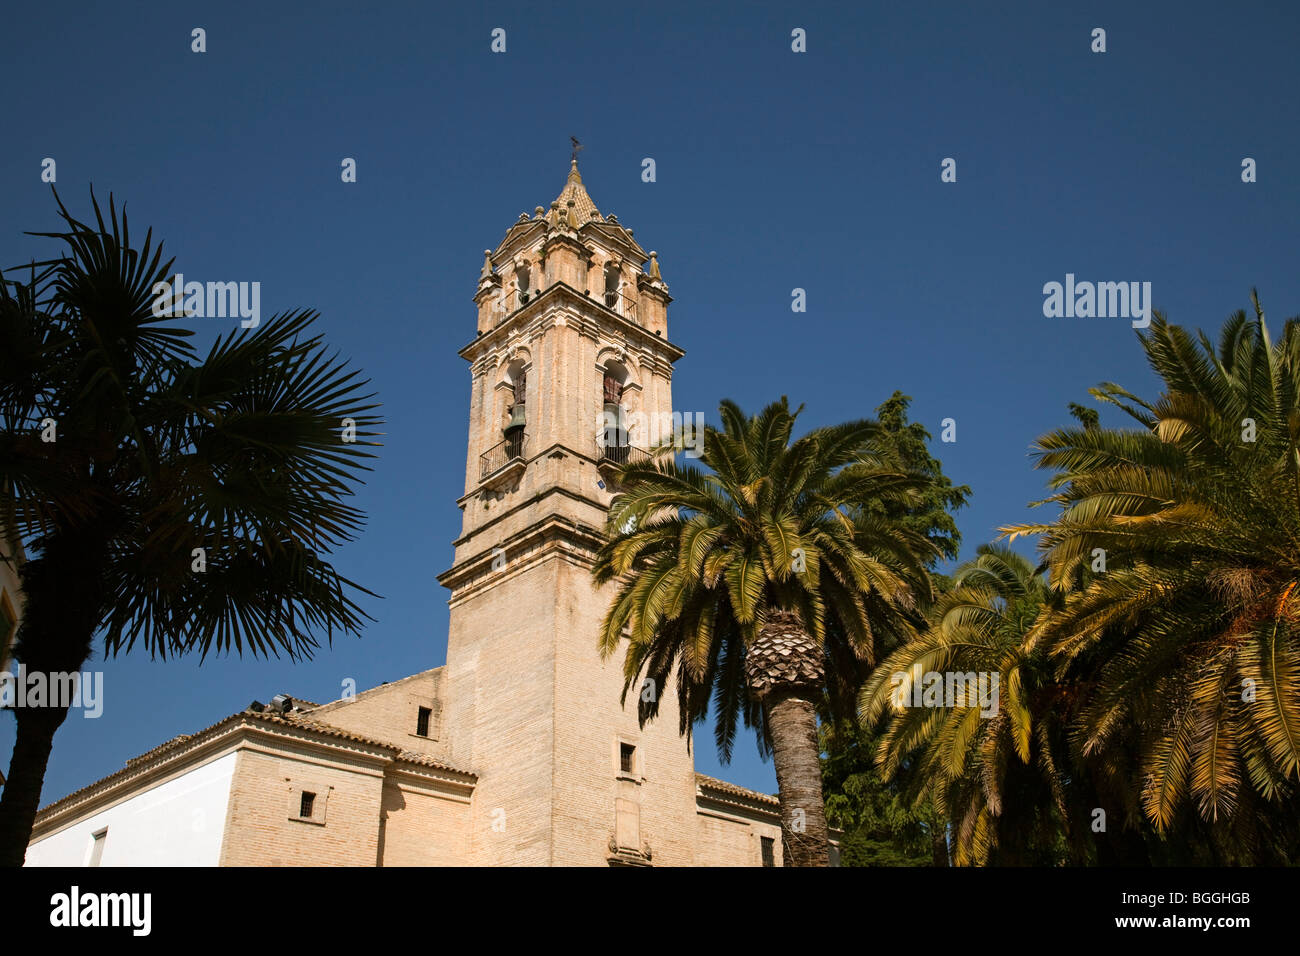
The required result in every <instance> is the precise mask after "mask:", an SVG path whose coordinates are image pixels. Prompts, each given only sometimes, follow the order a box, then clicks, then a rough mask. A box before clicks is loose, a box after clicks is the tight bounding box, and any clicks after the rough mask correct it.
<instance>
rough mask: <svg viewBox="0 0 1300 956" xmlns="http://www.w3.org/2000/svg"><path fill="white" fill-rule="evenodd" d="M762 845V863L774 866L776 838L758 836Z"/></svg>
mask: <svg viewBox="0 0 1300 956" xmlns="http://www.w3.org/2000/svg"><path fill="white" fill-rule="evenodd" d="M758 839H759V843H760V844H762V847H763V865H764V866H776V840H775V839H773V838H772V837H759V838H758Z"/></svg>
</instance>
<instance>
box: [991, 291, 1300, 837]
mask: <svg viewBox="0 0 1300 956" xmlns="http://www.w3.org/2000/svg"><path fill="white" fill-rule="evenodd" d="M1252 299H1253V304H1254V311H1255V314H1254V317H1253V318H1251V319H1248V318H1247V316H1246V313H1245V312H1240V311H1239V312H1237V313H1236V314H1235V315H1233V316H1232V317H1231V318H1230V319H1229V320H1228V322H1227V323H1226V324H1225V326H1224V328H1223V330H1222V332H1221V334H1220V337H1219V343H1218V347H1217V349H1216V347H1215V345H1214V344H1213V343H1212V342H1211V341H1210V340H1209V338H1208V337H1207V336H1205V335H1204V334H1200V335H1199V336H1193V335H1191V334H1189V333H1188V332H1187V331H1185V330H1184V329H1181V328H1179V327H1177V326H1174V325H1170V324H1169V323H1168V322H1167V321H1166V320H1165V318H1164V316H1161V315H1158V314H1157V316H1156V318H1155V320H1154V321H1153V322H1152V324H1151V327H1150V328H1149V329H1148V330H1147V331H1146V333H1145V334H1144V335H1143V336H1142V345H1143V348H1144V349H1145V350H1146V353H1147V358H1148V360H1149V362H1150V364H1151V366H1152V368H1153V369H1154V370H1155V372H1156V373H1157V374H1158V375H1159V376H1160V378H1161V379H1162V380H1163V383H1164V391H1163V393H1162V394H1161V396H1160V397H1159V398H1158V399H1156V400H1155V401H1154V402H1147V401H1144V400H1142V399H1140V398H1138V397H1137V396H1135V395H1133V394H1132V393H1130V392H1128V391H1127V390H1125V389H1123V388H1121V387H1120V386H1118V385H1114V384H1104V385H1101V386H1099V387H1098V388H1096V389H1093V395H1094V397H1096V398H1097V399H1098V400H1100V401H1102V402H1105V403H1108V404H1110V405H1113V406H1115V407H1117V408H1119V409H1120V410H1122V411H1123V412H1125V413H1126V414H1127V415H1128V416H1129V417H1130V418H1132V419H1133V421H1135V422H1136V423H1137V426H1138V427H1137V428H1128V429H1118V428H1101V427H1085V428H1083V429H1082V430H1080V429H1061V430H1058V431H1055V432H1052V433H1050V434H1048V435H1046V436H1044V437H1043V438H1041V439H1039V441H1038V444H1037V448H1038V463H1039V467H1042V468H1049V469H1052V470H1053V471H1054V472H1055V473H1054V475H1053V477H1052V479H1051V487H1052V488H1053V489H1055V493H1054V494H1053V496H1052V497H1051V498H1050V499H1049V501H1050V502H1052V503H1054V504H1056V505H1058V506H1059V507H1060V509H1061V513H1060V516H1059V517H1058V519H1057V520H1056V521H1055V522H1053V523H1051V524H1044V525H1027V526H1021V527H1016V528H1013V529H1009V533H1011V534H1012V535H1017V534H1024V533H1033V534H1037V535H1040V536H1041V541H1040V547H1041V548H1042V550H1043V553H1044V555H1045V557H1046V560H1047V565H1048V567H1049V568H1050V571H1051V576H1052V584H1053V587H1054V589H1055V590H1057V591H1058V592H1059V593H1061V594H1062V595H1063V596H1064V604H1063V606H1062V607H1061V608H1060V609H1059V610H1058V611H1057V612H1055V613H1053V614H1052V615H1050V616H1048V617H1046V618H1045V619H1044V620H1043V621H1042V622H1041V623H1040V624H1039V625H1038V626H1037V627H1036V628H1035V629H1034V632H1033V634H1032V636H1031V638H1030V640H1031V642H1032V643H1033V644H1034V646H1036V647H1040V648H1043V649H1044V650H1046V651H1047V652H1048V653H1049V654H1050V655H1051V657H1052V660H1053V663H1054V667H1055V669H1056V673H1057V675H1058V678H1059V679H1060V680H1061V681H1063V682H1069V683H1072V684H1075V685H1077V686H1078V688H1079V690H1080V692H1081V697H1080V701H1079V703H1078V705H1077V712H1076V718H1075V720H1074V722H1073V726H1072V735H1073V740H1074V743H1075V745H1076V747H1077V749H1078V750H1079V751H1080V752H1081V753H1082V754H1083V755H1085V756H1086V757H1088V758H1089V759H1094V760H1098V761H1107V762H1109V763H1110V765H1111V766H1112V767H1113V766H1116V765H1118V766H1122V767H1123V769H1124V771H1125V772H1126V773H1127V774H1129V775H1130V776H1129V779H1130V781H1131V783H1132V786H1133V789H1134V792H1135V795H1136V796H1137V797H1138V798H1139V801H1140V808H1141V813H1142V814H1143V815H1144V816H1145V817H1146V819H1147V820H1148V821H1149V822H1150V824H1151V825H1152V827H1154V829H1155V831H1156V832H1157V833H1159V834H1162V835H1170V836H1173V835H1174V834H1175V832H1176V830H1177V829H1178V828H1180V827H1185V826H1186V821H1187V819H1188V815H1189V814H1190V815H1192V816H1193V817H1199V819H1200V820H1201V821H1203V822H1205V823H1212V824H1214V827H1215V830H1216V832H1217V833H1219V834H1220V835H1221V836H1228V835H1229V834H1230V835H1231V840H1232V842H1234V843H1235V844H1236V845H1238V846H1244V847H1247V848H1250V849H1252V850H1257V851H1258V853H1259V854H1260V858H1261V859H1264V860H1267V859H1269V858H1273V855H1274V853H1275V852H1276V849H1277V847H1278V846H1279V844H1282V845H1285V843H1286V842H1287V841H1288V840H1292V839H1294V831H1295V827H1294V822H1293V821H1294V819H1295V812H1294V808H1295V805H1296V794H1297V782H1298V781H1300V589H1298V588H1297V585H1300V320H1297V319H1290V320H1288V321H1287V322H1286V323H1285V324H1284V325H1283V328H1282V335H1281V338H1280V340H1278V341H1277V342H1274V341H1272V339H1271V338H1270V336H1269V331H1268V326H1267V324H1266V322H1265V320H1264V316H1263V312H1262V310H1261V309H1260V307H1259V303H1258V300H1257V299H1254V297H1253V296H1252ZM1098 555H1104V558H1105V571H1104V573H1089V574H1086V575H1084V579H1083V580H1081V573H1082V572H1085V571H1090V570H1091V569H1092V568H1093V565H1094V564H1095V562H1096V560H1097V556H1098ZM1126 758H1127V759H1131V761H1132V763H1131V764H1129V763H1127V762H1125V761H1126Z"/></svg>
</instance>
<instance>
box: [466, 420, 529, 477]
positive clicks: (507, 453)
mask: <svg viewBox="0 0 1300 956" xmlns="http://www.w3.org/2000/svg"><path fill="white" fill-rule="evenodd" d="M527 444H528V435H527V434H525V433H524V432H519V433H518V434H515V435H511V436H509V437H508V438H506V440H505V441H502V442H498V443H497V444H495V445H493V446H492V447H491V448H489V449H488V450H487V451H485V452H484V453H483V454H481V455H479V457H478V480H479V481H483V480H485V479H487V478H489V477H490V476H492V475H494V474H496V473H497V472H498V471H500V470H501V469H502V468H504V467H505V466H506V465H508V464H510V463H511V462H513V461H523V460H524V449H525V447H526V446H527Z"/></svg>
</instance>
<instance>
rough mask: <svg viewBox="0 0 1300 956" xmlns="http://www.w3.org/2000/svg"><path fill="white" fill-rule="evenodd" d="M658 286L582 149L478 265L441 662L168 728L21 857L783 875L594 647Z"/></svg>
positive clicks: (656, 382)
mask: <svg viewBox="0 0 1300 956" xmlns="http://www.w3.org/2000/svg"><path fill="white" fill-rule="evenodd" d="M671 301H672V299H671V297H670V296H669V294H668V286H667V284H666V283H665V282H664V279H663V276H662V275H661V273H660V266H659V261H658V256H657V254H656V253H655V252H649V253H647V252H646V251H645V250H643V249H642V247H641V246H640V245H639V244H638V243H637V241H636V239H635V238H634V237H633V234H632V230H631V229H628V228H627V227H625V226H624V225H622V224H621V223H620V222H619V221H618V218H617V217H616V216H613V215H602V214H601V212H600V211H599V210H598V209H597V208H596V205H595V203H594V202H593V201H592V199H591V197H590V196H589V195H588V194H587V191H586V189H585V188H584V186H583V182H582V177H581V175H580V174H579V172H578V164H577V160H576V157H575V159H574V160H573V162H572V165H571V168H570V170H569V176H568V181H567V182H566V183H565V185H564V188H563V190H562V191H561V192H560V195H559V196H558V197H557V198H556V199H555V201H553V202H552V203H551V204H550V206H549V207H544V206H537V207H536V209H535V210H534V212H533V213H532V214H531V215H529V214H528V213H523V214H521V215H520V216H519V219H518V221H517V222H515V223H514V224H513V225H512V226H510V228H509V229H508V230H507V232H506V234H505V237H504V238H503V239H502V241H501V242H500V244H499V245H497V247H496V248H495V249H493V250H488V251H487V252H486V254H485V257H484V261H483V268H482V272H481V274H480V275H479V277H478V287H477V291H476V293H475V295H474V302H475V304H476V307H477V311H476V328H475V330H474V336H473V338H472V340H471V341H470V342H469V344H468V345H466V346H464V347H463V348H462V349H461V350H460V355H461V356H462V357H463V358H464V359H465V361H466V362H467V363H468V364H469V367H470V373H471V390H470V404H469V430H468V447H467V448H466V454H465V486H464V489H465V490H464V494H463V495H462V496H461V498H460V499H459V501H458V502H457V504H458V506H459V507H460V510H461V512H462V527H461V533H460V536H459V537H458V538H457V539H456V540H455V542H454V548H455V555H454V558H453V561H452V565H451V567H450V568H449V569H448V570H447V571H445V572H443V573H442V574H441V575H440V576H439V581H440V582H441V583H442V585H443V586H445V587H446V588H447V589H448V590H449V592H450V599H449V604H450V608H451V617H450V634H449V638H448V647H447V662H446V664H445V665H444V666H442V667H437V668H434V669H432V670H429V671H425V672H423V673H419V674H414V675H412V676H410V677H407V678H405V679H402V680H399V681H395V682H393V683H386V684H384V685H382V686H380V687H376V688H372V689H370V690H367V691H364V692H362V693H359V694H356V695H354V696H351V697H346V698H344V699H341V700H336V701H333V702H331V703H327V704H323V705H320V704H314V703H311V702H308V701H303V700H297V699H294V698H290V697H288V696H286V695H277V696H276V697H275V698H273V699H272V700H271V702H270V703H269V704H267V705H262V704H254V705H252V706H250V707H249V708H248V709H246V710H244V711H242V712H240V713H237V714H234V715H232V716H230V717H228V718H226V719H225V720H222V721H220V722H219V723H217V724H214V725H213V726H211V727H208V728H207V729H205V730H201V731H199V732H197V733H194V734H188V735H181V736H178V737H175V738H173V739H172V740H170V741H168V742H166V743H164V744H162V745H161V746H159V747H157V748H155V749H154V750H151V751H149V752H148V753H145V754H143V755H141V756H139V757H136V758H134V759H132V760H130V761H128V762H127V764H126V766H125V767H124V768H123V769H121V770H119V771H118V772H116V773H114V774H112V775H110V776H108V777H105V778H104V779H102V780H99V781H97V782H95V783H93V784H91V785H90V786H88V787H85V788H83V789H81V790H78V791H77V792H75V793H73V794H71V795H69V796H67V797H65V798H63V799H62V800H59V801H57V802H55V803H53V804H52V805H50V806H47V807H45V808H44V809H42V810H41V811H40V814H39V816H38V817H37V821H36V827H35V830H34V832H33V834H32V842H31V845H30V847H29V849H28V853H27V865H28V866H45V865H56V866H68V865H71V866H81V865H104V866H114V865H120V866H130V865H197V866H215V865H223V866H265V865H286V866H289V865H292V866H315V865H348V866H444V865H446V866H500V865H526V866H692V865H694V866H725V865H730V866H780V865H781V829H780V816H779V813H778V804H777V800H776V798H775V797H773V796H770V795H768V794H762V793H757V792H754V791H751V790H747V789H745V788H743V787H738V786H734V785H732V784H730V783H726V782H724V781H721V780H717V779H714V778H711V777H707V776H704V775H702V774H698V773H696V772H695V766H694V761H693V759H692V755H691V752H690V751H689V750H688V747H687V740H686V739H685V738H683V737H682V736H681V735H680V734H679V733H678V711H677V701H676V695H675V692H674V690H673V689H672V688H668V689H667V693H662V694H660V696H661V708H660V715H659V717H658V718H657V719H656V720H654V721H653V722H651V723H649V724H647V725H646V726H645V727H644V728H642V727H639V726H638V723H637V717H636V705H637V701H636V695H635V694H634V693H629V695H628V697H629V700H628V703H627V706H626V707H624V706H621V705H620V703H619V697H620V694H621V691H622V682H623V678H622V659H621V655H616V656H615V657H611V658H610V659H609V660H608V661H602V660H601V658H600V655H599V652H598V650H597V635H598V632H599V626H600V623H601V620H602V618H603V616H604V613H605V610H606V607H607V604H608V600H609V593H608V591H605V590H602V589H598V588H596V587H595V585H594V584H593V582H592V577H591V567H592V564H593V560H594V557H595V554H596V551H597V549H598V548H599V547H600V545H601V542H602V528H603V526H604V522H605V516H606V513H607V510H608V507H609V503H610V501H611V499H612V497H613V494H614V493H615V491H616V490H617V489H616V488H615V487H614V480H615V475H616V466H617V465H620V464H622V463H624V462H626V461H628V460H629V459H630V458H634V457H640V456H646V455H648V454H649V452H648V451H647V449H649V448H651V447H653V446H654V445H655V444H656V443H657V442H658V441H659V440H660V439H661V438H663V437H665V435H666V433H667V430H668V423H669V422H670V421H671V415H672V371H673V364H674V363H675V362H676V361H677V360H678V359H679V358H681V357H682V354H683V352H682V350H681V349H680V348H678V347H677V346H676V345H673V344H672V343H671V342H670V341H669V339H668V305H669V303H670V302H671ZM659 690H663V689H656V688H648V692H651V693H655V692H658V691H659ZM835 855H836V854H835V853H834V850H833V851H832V860H834V858H835Z"/></svg>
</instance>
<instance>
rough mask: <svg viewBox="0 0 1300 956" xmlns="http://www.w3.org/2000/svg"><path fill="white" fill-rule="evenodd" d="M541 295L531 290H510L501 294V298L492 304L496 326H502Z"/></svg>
mask: <svg viewBox="0 0 1300 956" xmlns="http://www.w3.org/2000/svg"><path fill="white" fill-rule="evenodd" d="M539 295H541V293H540V292H539V291H537V290H536V289H530V290H528V291H527V292H520V291H519V290H518V289H510V290H508V291H505V292H503V293H501V296H500V297H499V298H498V299H496V300H495V301H494V302H493V303H492V312H493V314H494V315H495V316H496V322H495V324H496V325H500V324H501V323H502V322H504V321H505V320H506V319H507V318H509V316H510V314H511V313H512V312H514V311H515V310H516V309H518V308H519V307H520V306H524V305H527V304H528V303H529V302H532V301H533V299H535V298H537V297H538V296H539Z"/></svg>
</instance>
